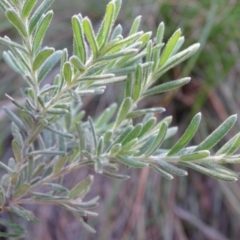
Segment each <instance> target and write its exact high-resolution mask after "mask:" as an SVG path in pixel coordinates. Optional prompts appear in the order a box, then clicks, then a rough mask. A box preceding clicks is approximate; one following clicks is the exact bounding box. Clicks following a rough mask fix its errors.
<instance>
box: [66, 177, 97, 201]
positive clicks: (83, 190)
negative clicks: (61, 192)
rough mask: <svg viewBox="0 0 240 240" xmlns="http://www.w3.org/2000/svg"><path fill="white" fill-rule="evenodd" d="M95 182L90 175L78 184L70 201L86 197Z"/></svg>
mask: <svg viewBox="0 0 240 240" xmlns="http://www.w3.org/2000/svg"><path fill="white" fill-rule="evenodd" d="M92 182H93V176H92V175H89V176H88V177H87V178H85V179H84V180H82V181H81V182H80V183H78V184H77V185H76V186H75V187H74V188H72V189H71V190H70V191H69V193H68V197H69V198H70V199H76V198H82V197H84V196H85V195H86V194H87V192H88V191H89V189H90V186H91V184H92Z"/></svg>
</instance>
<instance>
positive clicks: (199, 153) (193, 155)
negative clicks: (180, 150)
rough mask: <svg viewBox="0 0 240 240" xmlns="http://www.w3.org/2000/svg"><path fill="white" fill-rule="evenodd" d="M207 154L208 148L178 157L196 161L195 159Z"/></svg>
mask: <svg viewBox="0 0 240 240" xmlns="http://www.w3.org/2000/svg"><path fill="white" fill-rule="evenodd" d="M209 155H210V152H209V151H208V150H202V151H197V152H195V153H190V154H186V155H183V156H180V159H181V160H182V161H197V160H201V159H204V158H207V157H208V156H209Z"/></svg>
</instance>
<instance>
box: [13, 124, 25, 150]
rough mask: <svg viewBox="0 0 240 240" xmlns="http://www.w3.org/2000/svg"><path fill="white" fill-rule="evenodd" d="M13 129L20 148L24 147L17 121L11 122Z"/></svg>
mask: <svg viewBox="0 0 240 240" xmlns="http://www.w3.org/2000/svg"><path fill="white" fill-rule="evenodd" d="M11 130H12V135H13V137H14V139H15V140H16V142H17V144H18V146H19V147H20V148H23V146H24V143H23V137H22V134H21V133H20V130H19V128H18V127H17V125H16V124H15V123H13V122H12V124H11Z"/></svg>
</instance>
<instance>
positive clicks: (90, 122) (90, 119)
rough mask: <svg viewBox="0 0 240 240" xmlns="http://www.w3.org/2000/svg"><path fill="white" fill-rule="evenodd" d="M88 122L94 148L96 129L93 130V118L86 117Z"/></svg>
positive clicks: (95, 145) (95, 144)
mask: <svg viewBox="0 0 240 240" xmlns="http://www.w3.org/2000/svg"><path fill="white" fill-rule="evenodd" d="M88 122H89V125H90V129H91V132H92V136H93V142H94V147H95V149H96V148H97V133H96V130H95V127H94V123H93V120H92V118H91V117H90V116H89V117H88Z"/></svg>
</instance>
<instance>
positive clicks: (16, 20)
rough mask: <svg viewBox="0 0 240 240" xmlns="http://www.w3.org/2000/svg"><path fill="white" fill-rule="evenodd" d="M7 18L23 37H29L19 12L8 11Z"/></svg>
mask: <svg viewBox="0 0 240 240" xmlns="http://www.w3.org/2000/svg"><path fill="white" fill-rule="evenodd" d="M6 16H7V18H8V20H9V22H11V23H12V24H13V25H14V27H15V28H16V29H17V30H18V32H19V33H20V35H22V37H24V38H27V35H28V34H27V31H26V29H25V26H24V24H23V22H22V20H21V19H20V17H19V16H18V14H17V12H16V11H14V10H13V9H8V10H7V11H6Z"/></svg>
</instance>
